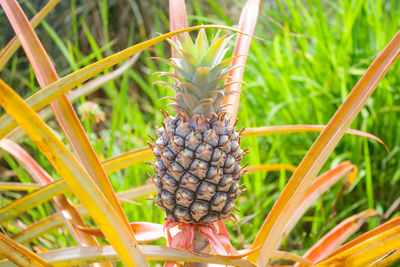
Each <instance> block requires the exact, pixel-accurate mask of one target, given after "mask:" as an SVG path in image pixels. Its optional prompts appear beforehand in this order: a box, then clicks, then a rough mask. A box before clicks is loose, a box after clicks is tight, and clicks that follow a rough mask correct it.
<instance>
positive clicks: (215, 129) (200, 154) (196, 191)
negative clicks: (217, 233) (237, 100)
mask: <svg viewBox="0 0 400 267" xmlns="http://www.w3.org/2000/svg"><path fill="white" fill-rule="evenodd" d="M179 39H180V40H179V41H178V42H174V41H173V40H169V42H170V43H171V45H172V47H174V49H175V50H176V53H177V55H178V56H179V58H174V59H172V60H171V61H166V60H163V59H160V60H162V61H163V62H165V63H167V64H169V65H170V66H172V67H173V68H174V69H175V71H176V73H177V74H172V73H161V75H165V76H168V77H170V78H172V79H173V80H174V81H175V84H170V83H167V82H162V83H165V84H166V85H167V86H169V87H170V88H172V89H173V90H174V91H175V93H176V95H175V98H172V100H173V101H174V103H172V104H170V106H172V107H175V108H176V116H170V115H169V114H168V113H167V112H165V111H164V112H163V113H164V115H165V120H164V122H163V123H162V127H160V128H158V130H157V132H158V139H157V140H154V141H155V143H154V144H152V143H149V144H150V147H151V148H152V150H153V153H154V155H155V158H156V162H155V163H154V164H153V166H154V170H155V173H156V177H155V178H154V180H153V181H154V183H155V185H156V186H157V192H158V194H157V197H156V199H155V201H156V203H157V204H158V205H159V206H160V207H161V208H162V209H163V210H164V211H165V212H166V219H167V220H171V221H173V222H181V223H195V224H197V223H199V224H208V223H214V222H216V221H218V220H221V219H226V218H228V217H230V216H233V215H232V214H231V211H232V209H233V208H234V202H235V200H236V198H237V197H238V195H239V194H240V193H241V192H243V190H241V189H240V186H239V181H240V178H241V177H242V175H243V173H244V172H245V167H241V166H240V163H241V160H242V158H243V156H244V154H245V153H246V151H243V150H242V149H241V148H240V133H241V132H240V131H235V127H234V125H231V124H230V120H229V116H227V113H226V111H225V109H224V105H221V103H222V100H223V99H224V97H225V96H226V95H229V94H231V93H233V92H224V88H225V87H226V86H228V85H229V84H230V83H228V84H224V85H221V83H222V82H223V81H224V80H225V79H226V75H227V73H228V72H229V71H230V70H231V69H232V68H235V66H231V67H227V64H228V63H229V62H231V61H232V60H233V59H234V58H235V57H231V58H228V59H226V60H223V58H224V55H225V53H226V51H227V49H226V44H227V43H228V41H229V39H230V37H228V36H227V35H225V36H223V37H221V38H219V37H218V34H217V35H216V37H215V38H214V39H213V41H212V42H211V44H209V43H208V40H207V36H206V34H205V31H204V30H201V31H200V33H199V34H198V36H197V39H196V41H195V42H193V41H192V39H191V38H190V36H189V34H185V35H184V37H183V38H182V37H181V38H179Z"/></svg>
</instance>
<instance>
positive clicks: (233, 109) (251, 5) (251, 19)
mask: <svg viewBox="0 0 400 267" xmlns="http://www.w3.org/2000/svg"><path fill="white" fill-rule="evenodd" d="M260 7H261V2H260V0H247V2H246V3H245V5H244V7H243V9H242V12H241V14H240V18H239V29H240V31H242V32H245V33H248V34H250V35H253V33H254V29H255V27H256V23H257V18H258V11H259V9H260ZM250 43H251V37H250V36H248V35H243V34H238V36H237V39H236V43H235V48H234V50H233V53H232V56H233V57H235V56H239V57H237V58H235V59H234V60H233V61H232V63H231V65H232V66H244V65H245V64H246V59H247V54H248V53H249V48H250ZM243 72H244V67H240V68H234V69H233V70H231V71H230V72H229V73H228V77H229V78H228V79H227V80H226V83H232V82H236V83H232V84H231V85H229V86H227V87H226V88H225V92H229V91H235V92H237V93H236V94H230V95H228V96H226V97H225V99H224V101H223V102H222V104H223V105H225V104H226V105H228V106H227V109H228V112H229V113H230V114H231V118H230V120H231V122H232V123H234V122H235V121H236V116H237V112H238V108H239V100H240V92H241V89H242V83H241V81H242V80H243Z"/></svg>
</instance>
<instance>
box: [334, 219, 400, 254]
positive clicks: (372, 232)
mask: <svg viewBox="0 0 400 267" xmlns="http://www.w3.org/2000/svg"><path fill="white" fill-rule="evenodd" d="M397 226H400V217H398V218H396V219H393V220H390V221H388V222H386V223H384V224H382V225H380V226H378V227H376V228H374V229H372V230H370V231H368V232H366V233H364V234H362V235H360V236H359V237H357V238H355V239H353V240H351V241H350V242H347V243H346V244H344V245H343V246H341V247H340V248H338V249H336V250H335V251H333V252H332V253H331V254H329V255H328V256H327V257H333V256H336V255H338V254H339V253H342V252H343V251H345V250H348V249H350V248H352V247H355V246H357V245H359V244H361V243H362V242H364V241H366V240H368V239H370V238H371V237H374V236H376V235H378V234H381V233H383V232H385V231H387V230H390V229H393V228H394V227H397Z"/></svg>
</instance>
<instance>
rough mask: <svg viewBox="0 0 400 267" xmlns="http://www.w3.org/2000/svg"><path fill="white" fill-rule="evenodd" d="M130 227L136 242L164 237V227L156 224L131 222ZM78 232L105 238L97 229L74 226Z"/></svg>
mask: <svg viewBox="0 0 400 267" xmlns="http://www.w3.org/2000/svg"><path fill="white" fill-rule="evenodd" d="M130 226H131V228H132V230H133V232H134V233H135V238H136V241H138V242H151V241H154V240H157V239H159V238H161V237H165V234H164V226H163V225H161V224H157V223H149V222H131V223H130ZM76 227H77V228H78V229H79V230H80V231H82V232H85V233H88V234H91V235H94V236H97V237H103V238H104V237H105V236H104V234H103V232H102V231H101V230H100V228H98V227H90V228H87V227H81V226H78V225H77V226H76Z"/></svg>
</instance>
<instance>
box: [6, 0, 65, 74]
mask: <svg viewBox="0 0 400 267" xmlns="http://www.w3.org/2000/svg"><path fill="white" fill-rule="evenodd" d="M58 2H60V0H50V1H49V2H48V3H47V4H46V5H45V6H44V7H43V8H42V9H41V10H40V11H39V13H37V14H36V15H35V16H34V17H33V18H32V19H31V21H30V23H31V25H32V28H36V27H37V26H38V25H39V23H40V22H41V21H42V20H43V19H44V18H46V16H47V15H48V14H49V13H50V11H51V10H52V9H53V8H54V7H55V6H56V5H57V4H58ZM20 45H21V42H20V41H19V39H18V38H17V37H13V38H12V39H11V41H10V42H8V44H7V45H6V46H5V47H4V48H3V49H2V50H1V51H0V71H1V70H2V69H3V67H4V66H5V65H6V64H7V62H8V61H9V60H10V58H11V57H12V55H14V53H15V51H17V49H18V48H19V47H20Z"/></svg>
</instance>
